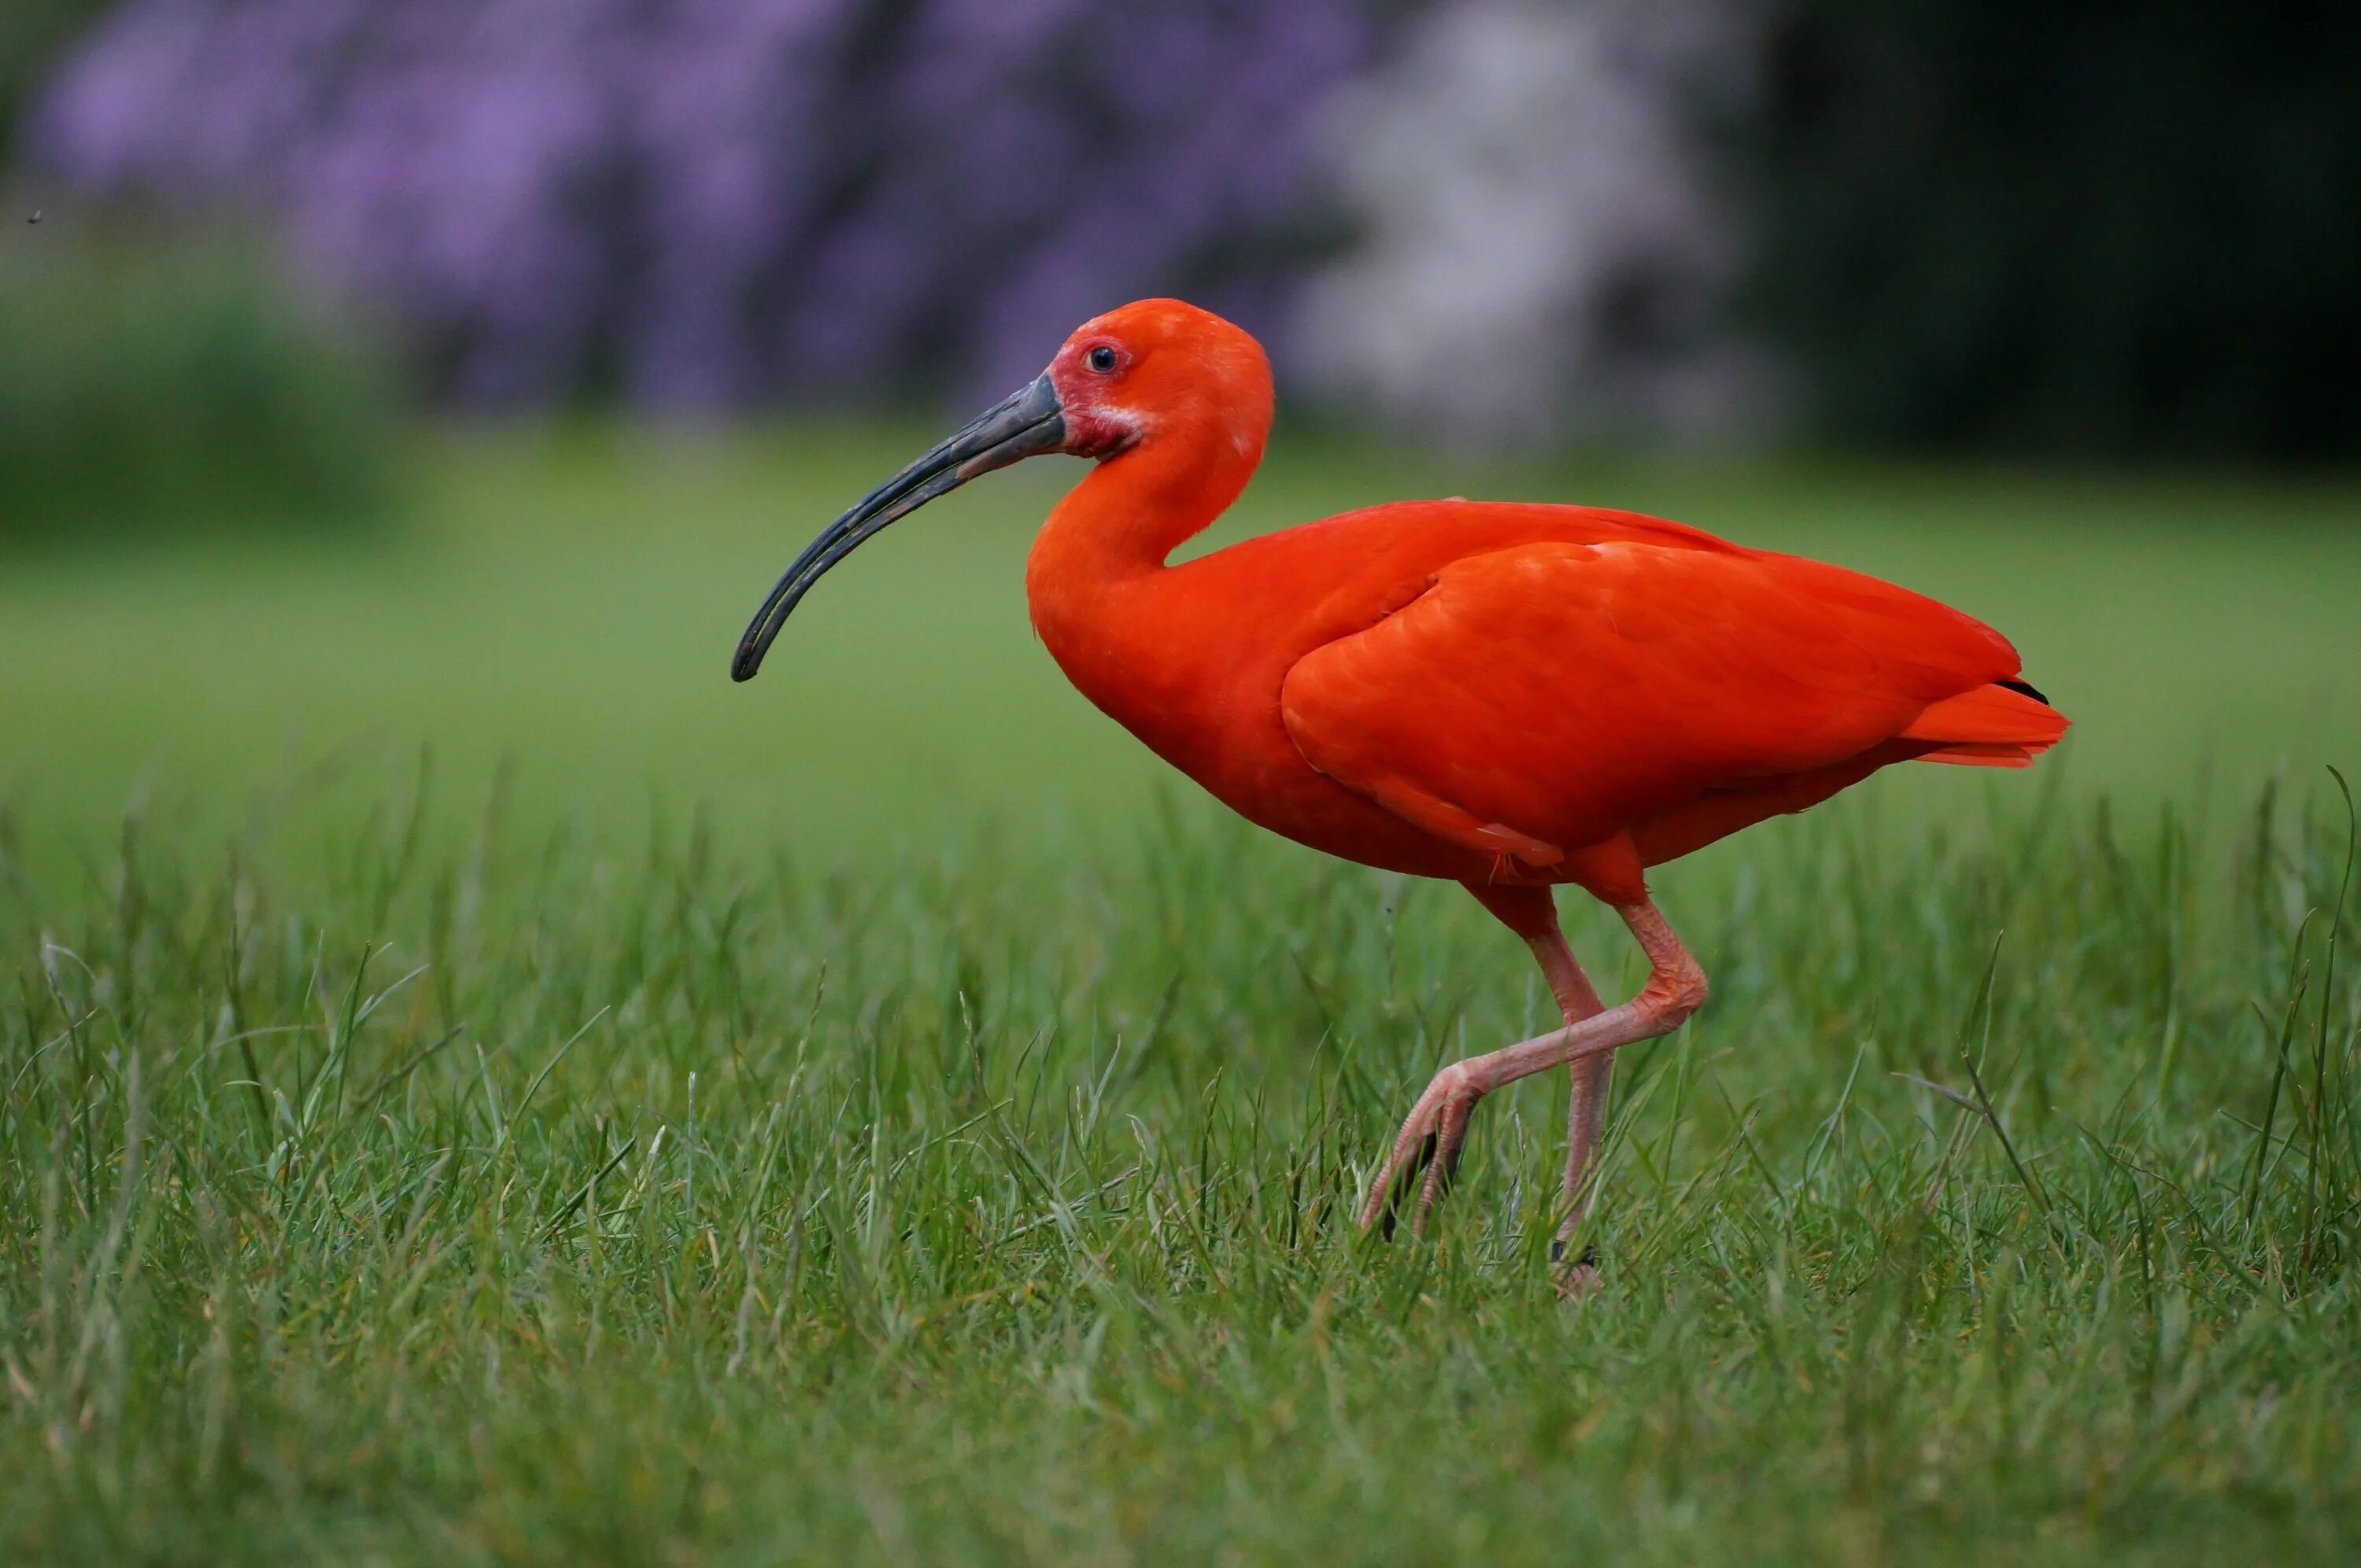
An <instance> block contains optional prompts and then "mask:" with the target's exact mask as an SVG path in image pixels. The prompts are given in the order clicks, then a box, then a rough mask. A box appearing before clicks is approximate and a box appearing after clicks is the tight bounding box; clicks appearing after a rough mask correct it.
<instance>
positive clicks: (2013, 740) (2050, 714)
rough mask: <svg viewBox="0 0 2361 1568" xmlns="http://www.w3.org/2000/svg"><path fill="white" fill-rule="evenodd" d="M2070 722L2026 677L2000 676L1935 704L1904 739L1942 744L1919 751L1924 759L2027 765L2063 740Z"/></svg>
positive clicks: (1975, 764) (1996, 765)
mask: <svg viewBox="0 0 2361 1568" xmlns="http://www.w3.org/2000/svg"><path fill="white" fill-rule="evenodd" d="M2069 722H2070V721H2069V720H2068V718H2067V717H2066V716H2065V715H2064V714H2062V713H2060V712H2059V711H2058V710H2057V709H2056V708H2054V707H2050V706H2049V705H2048V703H2047V702H2045V701H2043V700H2042V698H2041V696H2040V694H2039V693H2037V692H2036V691H2035V690H2034V689H2033V688H2032V687H2031V686H2029V685H2026V684H2025V683H2024V682H2022V681H2010V682H2007V683H2005V684H2002V683H1999V682H1995V683H1993V685H1987V686H1978V687H1977V688H1976V689H1975V690H1973V691H1971V692H1962V693H1960V695H1959V696H1949V697H1945V698H1944V699H1943V700H1942V701H1940V702H1938V703H1936V704H1934V705H1932V706H1931V707H1928V708H1927V710H1926V711H1925V712H1924V713H1921V714H1920V715H1919V716H1918V717H1917V718H1916V719H1913V720H1912V721H1911V724H1910V728H1909V729H1905V730H1904V731H1903V732H1902V734H1901V736H1900V739H1902V740H1920V741H1932V742H1934V743H1935V744H1936V750H1934V751H1923V752H1921V753H1919V757H1918V760H1919V761H1920V762H1960V763H1964V764H1966V765H1968V766H1971V767H1985V768H2022V767H2026V766H2028V765H2030V764H2031V763H2032V762H2033V759H2034V758H2036V757H2037V756H2039V755H2040V754H2041V753H2042V752H2044V751H2048V750H2049V748H2050V747H2052V746H2055V745H2056V744H2058V738H2059V736H2061V735H2063V734H2065V733H2066V726H2067V724H2068V723H2069Z"/></svg>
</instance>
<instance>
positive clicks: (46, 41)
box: [0, 0, 107, 170]
mask: <svg viewBox="0 0 2361 1568" xmlns="http://www.w3.org/2000/svg"><path fill="white" fill-rule="evenodd" d="M106 5H107V0H8V3H7V4H6V5H0V170H5V169H6V168H7V167H8V165H9V162H10V160H11V157H12V155H13V153H14V151H15V141H16V133H17V132H18V130H19V129H20V128H21V126H20V125H19V123H18V122H19V121H20V119H21V118H22V116H23V115H24V112H25V109H26V105H27V103H28V102H29V101H30V99H31V98H32V95H33V93H34V90H35V89H36V88H37V87H38V85H39V84H40V81H41V78H42V76H43V75H44V73H45V72H47V71H49V69H50V67H51V66H52V65H54V64H55V63H56V59H57V56H58V54H59V52H60V50H62V49H64V48H65V47H66V46H67V45H68V44H70V43H71V42H72V41H73V39H74V38H75V37H76V36H77V35H78V34H80V33H81V32H82V29H83V28H84V27H88V26H89V25H90V24H91V23H92V22H93V21H94V20H96V19H97V17H98V15H99V13H100V12H101V11H104V9H105V8H106Z"/></svg>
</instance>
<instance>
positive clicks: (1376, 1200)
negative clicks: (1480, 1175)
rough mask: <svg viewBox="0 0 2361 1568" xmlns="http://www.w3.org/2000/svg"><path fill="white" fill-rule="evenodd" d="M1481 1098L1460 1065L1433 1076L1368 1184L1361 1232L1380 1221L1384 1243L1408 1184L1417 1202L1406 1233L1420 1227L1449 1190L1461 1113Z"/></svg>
mask: <svg viewBox="0 0 2361 1568" xmlns="http://www.w3.org/2000/svg"><path fill="white" fill-rule="evenodd" d="M1483 1097H1484V1086H1483V1084H1481V1083H1480V1082H1478V1081H1477V1078H1476V1075H1475V1074H1474V1073H1473V1072H1471V1071H1470V1070H1469V1069H1468V1067H1467V1064H1466V1062H1453V1063H1452V1064H1451V1065H1450V1066H1449V1067H1446V1068H1444V1069H1443V1070H1442V1071H1441V1072H1438V1073H1436V1074H1435V1075H1434V1081H1433V1082H1432V1083H1430V1084H1428V1085H1427V1086H1426V1092H1425V1093H1423V1094H1422V1095H1420V1096H1419V1097H1418V1103H1417V1104H1415V1105H1413V1106H1411V1112H1410V1115H1409V1116H1408V1117H1407V1118H1406V1119H1405V1120H1404V1121H1403V1122H1402V1127H1401V1133H1400V1135H1399V1136H1398V1137H1396V1138H1395V1139H1394V1146H1393V1151H1392V1152H1391V1153H1390V1154H1389V1155H1387V1156H1386V1163H1385V1166H1384V1168H1382V1169H1380V1170H1379V1171H1378V1179H1377V1180H1376V1181H1374V1182H1372V1183H1371V1184H1370V1187H1369V1200H1368V1201H1367V1203H1366V1204H1364V1205H1363V1206H1362V1209H1361V1228H1362V1229H1363V1230H1365V1231H1366V1230H1367V1229H1368V1228H1369V1227H1370V1226H1371V1225H1374V1224H1376V1223H1378V1220H1379V1219H1380V1218H1382V1219H1383V1220H1384V1221H1385V1234H1386V1236H1387V1238H1388V1239H1389V1240H1390V1239H1391V1238H1392V1236H1393V1234H1394V1223H1395V1219H1396V1216H1397V1212H1398V1210H1399V1206H1400V1196H1401V1190H1402V1189H1406V1188H1407V1187H1409V1186H1410V1185H1411V1182H1413V1181H1415V1182H1417V1184H1418V1203H1417V1206H1416V1207H1415V1208H1413V1209H1412V1210H1411V1222H1410V1226H1411V1230H1412V1231H1422V1230H1424V1229H1425V1228H1426V1215H1427V1212H1428V1211H1429V1210H1431V1209H1433V1207H1434V1201H1435V1200H1436V1199H1437V1198H1440V1197H1441V1196H1442V1195H1443V1194H1444V1192H1446V1191H1448V1190H1450V1187H1451V1179H1452V1177H1453V1176H1454V1175H1455V1174H1457V1172H1458V1169H1459V1150H1460V1146H1461V1145H1463V1144H1464V1143H1465V1142H1466V1138H1467V1114H1468V1113H1469V1112H1470V1111H1472V1110H1474V1109H1475V1107H1476V1102H1477V1101H1478V1100H1481V1099H1482V1098H1483ZM1421 1172H1424V1173H1425V1174H1424V1179H1421V1178H1420V1173H1421Z"/></svg>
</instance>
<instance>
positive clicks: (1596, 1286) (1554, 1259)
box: [1550, 1241, 1607, 1301]
mask: <svg viewBox="0 0 2361 1568" xmlns="http://www.w3.org/2000/svg"><path fill="white" fill-rule="evenodd" d="M1564 1259H1565V1242H1564V1241H1554V1242H1552V1243H1550V1262H1551V1263H1553V1264H1555V1263H1560V1262H1563V1261H1564ZM1606 1288H1607V1282H1606V1281H1605V1280H1604V1279H1601V1278H1600V1277H1598V1248H1597V1247H1595V1246H1587V1247H1584V1248H1583V1249H1582V1254H1581V1255H1580V1256H1578V1257H1576V1259H1575V1260H1574V1262H1573V1264H1572V1265H1571V1266H1568V1267H1567V1269H1566V1271H1565V1273H1564V1274H1562V1275H1560V1276H1559V1277H1558V1281H1557V1299H1559V1300H1561V1301H1580V1300H1582V1299H1585V1298H1587V1297H1590V1296H1595V1295H1597V1294H1598V1292H1599V1291H1601V1290H1604V1289H1606Z"/></svg>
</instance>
